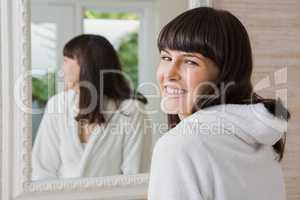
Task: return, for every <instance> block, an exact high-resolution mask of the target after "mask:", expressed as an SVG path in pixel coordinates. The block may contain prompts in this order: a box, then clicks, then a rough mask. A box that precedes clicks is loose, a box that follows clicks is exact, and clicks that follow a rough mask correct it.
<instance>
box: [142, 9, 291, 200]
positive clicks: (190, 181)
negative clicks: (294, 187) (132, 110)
mask: <svg viewBox="0 0 300 200" xmlns="http://www.w3.org/2000/svg"><path fill="white" fill-rule="evenodd" d="M158 48H159V51H160V56H161V60H160V64H159V66H158V70H157V77H158V81H159V84H160V89H161V93H162V101H161V106H162V109H163V110H164V112H166V113H167V114H168V120H169V125H170V128H171V129H170V130H169V132H167V133H166V134H165V135H164V136H162V137H161V138H160V139H159V140H158V142H157V143H156V145H155V148H154V151H153V155H152V164H151V170H150V183H149V191H148V192H149V193H148V197H149V198H148V199H149V200H209V199H210V200H240V199H249V200H253V199H255V200H259V199H261V200H265V199H272V200H283V199H285V188H284V179H283V174H282V171H281V167H280V164H279V161H280V160H281V159H282V157H283V151H284V145H285V131H286V121H287V120H288V118H289V113H288V111H287V110H286V109H285V108H284V107H283V106H282V104H281V103H280V101H275V100H272V99H264V98H262V97H259V96H258V95H257V94H255V93H254V92H253V87H252V84H251V74H252V53H251V47H250V42H249V38H248V34H247V32H246V29H245V28H244V26H243V25H242V23H241V22H240V21H239V20H238V19H237V18H236V17H235V16H233V15H232V14H231V13H229V12H228V11H223V10H216V9H213V8H207V7H200V8H195V9H192V10H189V11H186V12H184V13H183V14H181V15H179V16H177V17H176V18H175V19H173V20H172V21H171V22H169V23H168V24H167V25H166V26H165V27H164V28H163V29H162V31H161V33H160V35H159V38H158Z"/></svg>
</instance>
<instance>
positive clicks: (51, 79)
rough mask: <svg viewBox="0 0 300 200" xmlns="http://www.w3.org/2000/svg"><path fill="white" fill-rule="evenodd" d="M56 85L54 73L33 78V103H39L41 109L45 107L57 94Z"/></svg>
mask: <svg viewBox="0 0 300 200" xmlns="http://www.w3.org/2000/svg"><path fill="white" fill-rule="evenodd" d="M55 83H56V81H55V73H54V72H51V73H48V74H46V75H43V76H41V77H32V101H37V103H38V104H39V106H40V107H44V106H45V105H46V103H47V101H48V99H49V98H50V97H51V96H53V95H54V94H55V88H56V87H55V86H56V84H55Z"/></svg>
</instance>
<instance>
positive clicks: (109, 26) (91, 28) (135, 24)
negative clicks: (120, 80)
mask: <svg viewBox="0 0 300 200" xmlns="http://www.w3.org/2000/svg"><path fill="white" fill-rule="evenodd" d="M83 27H84V28H83V29H84V33H91V34H99V35H102V36H104V37H106V38H107V39H108V40H109V41H110V42H111V43H112V44H113V46H114V48H115V49H116V50H117V52H118V54H119V57H120V60H121V63H122V66H123V71H125V72H126V73H127V74H128V75H129V76H130V79H131V80H132V82H133V85H134V86H135V87H136V86H137V84H138V35H139V28H140V18H139V16H138V15H137V14H135V13H132V12H97V11H94V10H85V11H84V20H83Z"/></svg>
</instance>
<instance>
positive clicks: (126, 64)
mask: <svg viewBox="0 0 300 200" xmlns="http://www.w3.org/2000/svg"><path fill="white" fill-rule="evenodd" d="M137 40H138V34H137V33H136V32H135V33H130V34H128V35H127V36H126V37H124V38H123V39H122V41H121V44H120V47H119V50H118V52H119V57H120V61H121V63H122V66H123V71H124V72H126V74H128V75H129V76H130V78H131V80H132V81H133V84H134V86H135V87H137V84H138V70H137V67H138V49H137V48H138V47H137V46H138V45H137V44H138V41H137Z"/></svg>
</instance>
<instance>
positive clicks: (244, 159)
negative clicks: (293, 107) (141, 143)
mask: <svg viewBox="0 0 300 200" xmlns="http://www.w3.org/2000/svg"><path fill="white" fill-rule="evenodd" d="M286 126H287V124H286V122H285V121H283V120H279V119H277V118H274V116H273V115H272V114H270V113H269V112H268V111H267V110H266V108H265V107H264V106H263V104H254V105H233V104H228V105H223V106H221V105H219V106H213V107H210V108H207V109H203V110H201V111H198V112H196V113H194V114H193V115H191V116H189V117H187V118H185V119H184V120H183V121H181V122H180V123H179V124H178V125H177V126H176V127H175V128H173V129H171V130H170V131H169V132H167V133H166V134H165V135H164V136H162V137H161V138H160V139H159V140H158V142H157V143H156V144H155V147H154V150H153V157H152V164H151V171H150V183H149V188H148V189H149V190H148V200H285V199H286V193H285V184H284V177H283V173H282V169H281V167H280V164H279V162H278V161H276V160H275V157H276V154H275V153H274V151H273V148H272V145H273V144H275V143H276V142H277V141H278V140H279V139H280V138H281V137H282V135H283V132H284V131H286Z"/></svg>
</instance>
